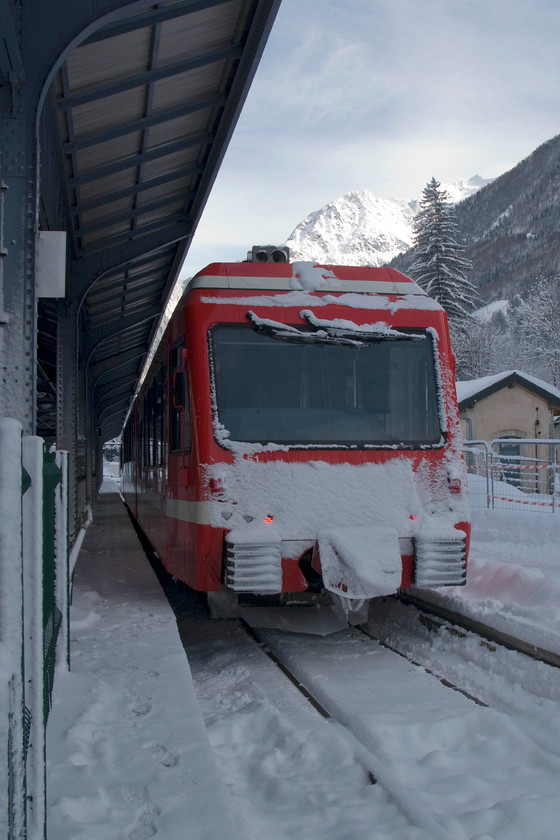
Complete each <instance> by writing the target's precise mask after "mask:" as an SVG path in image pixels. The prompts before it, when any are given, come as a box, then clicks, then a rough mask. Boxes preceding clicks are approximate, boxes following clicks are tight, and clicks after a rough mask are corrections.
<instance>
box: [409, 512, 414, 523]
mask: <svg viewBox="0 0 560 840" xmlns="http://www.w3.org/2000/svg"><path fill="white" fill-rule="evenodd" d="M408 518H409V519H412V521H413V522H414V521H415V519H416V516H414V514H413V513H411V514H410V516H409V517H408Z"/></svg>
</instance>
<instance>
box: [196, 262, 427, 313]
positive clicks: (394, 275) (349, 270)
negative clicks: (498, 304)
mask: <svg viewBox="0 0 560 840" xmlns="http://www.w3.org/2000/svg"><path fill="white" fill-rule="evenodd" d="M193 289H208V291H211V290H212V291H217V290H219V289H224V290H225V289H228V290H232V291H233V290H238V291H240V292H241V291H243V292H245V294H244V295H243V297H241V296H240V297H233V296H231V297H229V296H228V297H224V298H217V297H216V296H215V295H213V296H212V298H210V297H209V298H202V302H203V303H228V304H236V303H237V304H240V305H246V304H248V303H253V305H255V306H256V305H257V304H258V305H260V306H309V305H312V304H313V305H315V306H317V305H327V304H329V303H330V304H332V303H336V304H338V305H343V306H349V307H351V308H355V309H388V310H391V312H394V311H395V310H397V309H426V310H428V309H429V310H441V308H442V307H441V306H440V304H439V303H438V302H437V301H435V300H433V299H432V298H430V297H428V295H427V294H426V292H425V291H424V290H423V289H421V288H420V286H419V285H418V284H417V283H415V282H414V280H411V279H410V278H409V277H406V275H404V274H401V273H400V272H399V271H396V270H395V269H393V268H370V267H364V266H347V265H340V266H338V265H337V266H334V265H318V264H316V263H310V262H295V263H213V264H211V265H209V266H207V268H205V269H203V270H202V271H200V272H199V273H198V274H197V275H195V277H193V279H192V280H191V283H190V284H189V287H188V290H189V291H190V290H193ZM250 291H255V292H257V291H258V292H263V291H264V292H267V291H269V292H271V293H274V292H280V293H281V294H270V295H259V297H258V298H257V297H255V298H254V299H252V298H250V297H248V296H247V294H246V293H247V292H250ZM318 292H325V293H326V294H323V295H322V296H321V297H317V293H318ZM332 293H338V294H339V295H340V296H339V297H333V296H332ZM390 297H393V300H391V299H390ZM394 297H397V298H398V300H397V301H395V300H394Z"/></svg>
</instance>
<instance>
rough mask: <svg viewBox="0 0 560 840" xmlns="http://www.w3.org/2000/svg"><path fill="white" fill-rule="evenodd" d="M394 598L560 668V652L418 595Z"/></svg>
mask: <svg viewBox="0 0 560 840" xmlns="http://www.w3.org/2000/svg"><path fill="white" fill-rule="evenodd" d="M393 597H394V598H395V600H397V601H400V602H401V603H403V604H406V605H408V606H412V607H416V609H418V610H420V611H422V612H424V613H426V614H427V615H430V616H433V617H434V618H436V619H437V618H439V619H442V620H443V621H448V622H450V623H451V624H453V625H456V626H457V627H461V628H462V629H463V630H466V631H469V632H472V633H476V635H478V636H481V637H482V638H484V639H486V640H487V641H488V642H491V643H493V644H497V645H500V646H501V647H505V648H507V649H508V650H515V651H517V652H518V653H524V654H525V655H526V656H530V657H531V658H532V659H535V660H537V661H538V662H545V663H546V664H547V665H552V666H553V667H554V668H560V654H558V653H554V652H553V651H550V650H545V649H544V648H542V647H539V646H538V645H533V644H531V643H530V642H526V641H524V640H523V639H518V638H517V637H516V636H511V635H510V634H509V633H504V632H503V631H501V630H497V629H496V628H495V627H490V626H489V625H487V624H484V623H483V622H481V621H478V620H476V619H473V618H469V617H468V616H466V615H463V614H462V613H458V612H455V611H454V610H451V609H448V608H447V607H442V606H440V605H439V604H434V603H433V601H426V600H424V599H423V598H422V597H421V596H419V595H411V594H409V593H404V592H403V593H400V594H399V595H395V596H393Z"/></svg>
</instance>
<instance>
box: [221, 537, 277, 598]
mask: <svg viewBox="0 0 560 840" xmlns="http://www.w3.org/2000/svg"><path fill="white" fill-rule="evenodd" d="M225 584H226V586H227V587H228V588H229V589H232V590H233V591H234V592H254V593H256V594H260V595H275V594H277V593H279V592H282V554H281V544H280V542H278V543H271V542H266V543H243V542H242V543H234V542H233V543H232V542H228V543H227V545H226V563H225Z"/></svg>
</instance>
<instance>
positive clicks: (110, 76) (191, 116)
mask: <svg viewBox="0 0 560 840" xmlns="http://www.w3.org/2000/svg"><path fill="white" fill-rule="evenodd" d="M278 5H279V0H177V2H165V3H159V4H157V5H154V6H152V7H149V8H147V9H146V10H145V11H142V12H140V13H137V14H134V15H132V16H130V17H126V18H123V19H121V20H119V21H117V22H113V23H112V24H111V25H109V26H107V27H105V28H103V29H101V30H99V31H97V32H96V33H95V35H93V36H91V37H90V38H89V39H88V40H87V41H85V42H83V43H82V44H81V45H80V46H79V47H78V48H77V49H75V50H74V51H73V52H72V53H71V54H70V55H69V57H68V60H67V61H66V62H65V64H64V65H63V66H62V67H61V69H60V71H59V73H58V74H57V76H56V79H55V81H54V84H53V91H52V93H53V96H52V97H51V110H52V111H53V115H54V114H55V116H53V124H54V125H56V126H57V128H58V134H59V136H58V138H57V140H56V146H57V155H58V170H59V172H61V173H63V175H62V179H63V181H64V184H63V195H64V204H65V207H64V214H65V217H66V223H67V229H68V232H69V240H70V241H69V246H70V252H71V256H72V272H71V288H69V289H67V297H68V298H69V299H70V300H74V301H76V300H79V301H80V302H81V309H80V331H81V335H82V338H81V341H82V346H81V360H80V363H81V364H84V365H87V366H88V386H89V387H90V388H93V407H94V413H95V425H96V426H97V427H98V428H100V430H101V435H102V437H103V439H104V440H106V439H109V438H111V437H113V436H114V435H116V434H118V432H119V431H120V429H121V427H122V422H123V419H124V416H125V414H126V411H127V409H128V405H129V404H130V400H131V398H132V396H133V394H134V391H135V387H136V384H137V381H138V377H139V374H140V372H141V370H142V366H143V362H144V358H145V355H146V353H147V351H148V348H149V345H150V342H151V339H152V337H153V334H154V331H155V327H156V326H157V322H158V316H159V314H160V313H161V312H162V310H163V308H164V305H165V303H166V300H167V298H168V296H169V293H170V291H171V289H172V287H173V285H174V284H175V281H176V279H177V276H178V272H179V269H180V265H181V262H182V260H183V258H184V255H185V253H186V250H187V249H188V246H189V244H190V241H191V239H192V235H193V232H194V229H195V227H196V224H197V222H198V220H199V217H200V214H201V212H202V209H203V207H204V204H205V201H206V199H207V196H208V193H209V190H210V188H211V185H212V183H213V179H214V177H215V175H216V172H217V169H218V167H219V164H220V162H221V159H222V156H223V154H224V151H225V148H226V145H227V142H228V140H229V137H230V135H231V132H232V130H233V127H234V124H235V121H236V119H237V116H238V113H239V110H240V108H241V105H242V103H243V101H244V98H245V95H246V92H247V89H248V86H249V84H250V81H251V79H252V76H253V73H254V70H255V67H256V63H257V61H258V58H259V56H260V52H261V51H262V48H263V46H264V42H265V40H266V36H267V34H268V31H269V29H270V26H271V25H272V21H273V19H274V16H275V13H276V10H277V7H278ZM53 306H54V305H53V304H51V307H53ZM53 323H54V324H56V318H55V317H54V310H53V309H52V308H51V310H49V305H48V304H45V307H44V308H43V311H42V312H40V335H39V344H40V347H39V361H40V377H41V376H43V377H44V379H45V382H43V386H40V387H39V399H38V402H39V405H38V409H39V429H38V433H39V434H43V435H44V436H45V437H49V436H50V435H49V434H48V429H49V427H50V428H51V429H52V428H53V427H54V420H53V416H54V415H53V405H54V402H53V394H54V388H53V384H54V383H53V375H52V374H53V364H52V363H53V338H52V331H53ZM41 335H42V337H41ZM41 394H43V396H44V399H41ZM41 426H42V427H43V428H41Z"/></svg>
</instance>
